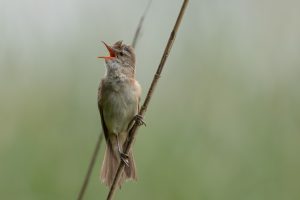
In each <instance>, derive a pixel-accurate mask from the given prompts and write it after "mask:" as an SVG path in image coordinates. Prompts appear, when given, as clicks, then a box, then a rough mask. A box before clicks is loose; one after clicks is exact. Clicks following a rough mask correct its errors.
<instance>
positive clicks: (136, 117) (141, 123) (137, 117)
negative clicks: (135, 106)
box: [134, 115, 146, 126]
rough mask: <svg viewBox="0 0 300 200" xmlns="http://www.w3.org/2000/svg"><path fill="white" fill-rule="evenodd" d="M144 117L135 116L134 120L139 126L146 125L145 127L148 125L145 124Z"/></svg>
mask: <svg viewBox="0 0 300 200" xmlns="http://www.w3.org/2000/svg"><path fill="white" fill-rule="evenodd" d="M143 119H144V117H143V116H142V115H135V116H134V120H135V121H136V122H137V124H138V125H139V126H141V125H144V126H146V123H145V122H144V120H143Z"/></svg>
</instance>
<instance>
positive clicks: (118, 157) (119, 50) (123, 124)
mask: <svg viewBox="0 0 300 200" xmlns="http://www.w3.org/2000/svg"><path fill="white" fill-rule="evenodd" d="M103 43H104V45H105V46H106V48H107V50H108V51H109V54H110V55H109V56H100V57H98V58H104V60H105V63H106V74H105V76H104V78H103V79H102V80H101V82H100V85H99V90H98V108H99V111H100V116H101V123H102V129H103V133H104V136H105V139H106V144H107V146H106V150H105V155H104V159H103V163H102V168H101V180H102V182H103V183H104V184H105V185H106V186H109V187H110V186H111V185H112V182H113V179H114V176H115V174H116V171H117V169H118V166H119V164H120V162H121V161H122V162H124V164H125V169H124V172H123V174H122V175H121V178H120V180H119V182H118V186H119V187H120V186H121V185H122V183H123V182H124V181H125V180H127V179H133V180H136V179H137V174H136V169H135V163H134V159H133V155H132V151H131V150H130V151H129V153H128V155H126V154H124V151H123V150H124V148H125V147H124V144H125V142H126V139H127V137H128V131H129V129H130V127H131V124H132V122H133V121H134V120H137V118H140V116H139V115H137V114H138V111H139V102H140V95H141V87H140V84H139V83H138V82H137V81H136V80H135V54H134V50H133V48H132V47H131V46H128V45H125V44H122V41H118V42H116V43H115V44H114V45H113V46H109V45H107V44H106V43H105V42H103Z"/></svg>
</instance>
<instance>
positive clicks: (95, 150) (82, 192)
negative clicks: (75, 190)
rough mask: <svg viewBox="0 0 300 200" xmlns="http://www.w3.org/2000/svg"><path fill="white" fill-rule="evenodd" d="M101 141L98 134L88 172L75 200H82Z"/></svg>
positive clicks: (101, 138)
mask: <svg viewBox="0 0 300 200" xmlns="http://www.w3.org/2000/svg"><path fill="white" fill-rule="evenodd" d="M102 140H103V134H102V133H100V135H99V137H98V140H97V143H96V146H95V149H94V152H93V155H92V158H91V161H90V164H89V167H88V171H87V173H86V175H85V179H84V181H83V184H82V187H81V189H80V192H79V195H78V197H77V200H81V199H82V198H83V195H84V193H85V190H86V188H87V186H88V183H89V180H90V177H91V174H92V171H93V168H94V165H95V161H96V158H97V155H98V152H99V149H100V146H101V142H102Z"/></svg>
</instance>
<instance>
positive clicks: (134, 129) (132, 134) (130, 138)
mask: <svg viewBox="0 0 300 200" xmlns="http://www.w3.org/2000/svg"><path fill="white" fill-rule="evenodd" d="M188 2H189V1H188V0H184V1H183V4H182V6H181V9H180V12H179V14H178V17H177V20H176V22H175V25H174V28H173V30H172V32H171V34H170V37H169V40H168V43H167V45H166V47H165V51H164V53H163V55H162V58H161V61H160V63H159V66H158V68H157V70H156V73H155V75H154V77H153V80H152V83H151V86H150V88H149V90H148V94H147V96H146V99H145V101H144V103H143V106H142V107H141V110H140V112H139V115H141V116H144V115H145V113H146V110H147V107H148V104H149V102H150V100H151V97H152V94H153V91H154V89H155V87H156V85H157V82H158V79H159V77H160V74H161V72H162V70H163V67H164V65H165V62H166V60H167V58H168V56H169V53H170V50H171V48H172V45H173V43H174V41H175V37H176V33H177V31H178V28H179V25H180V22H181V20H182V17H183V14H184V12H185V9H186V7H187V4H188ZM138 128H139V125H138V121H137V120H136V121H135V123H134V125H133V127H132V128H131V129H130V131H129V134H128V140H127V144H126V148H125V153H126V154H128V152H129V149H130V148H131V145H132V142H133V141H134V137H135V135H136V132H137V130H138ZM123 170H124V163H123V162H120V165H119V168H118V170H117V173H116V175H115V178H114V181H113V183H112V185H111V187H110V190H109V193H108V195H107V200H111V199H112V197H113V195H114V193H115V191H116V185H117V183H118V181H119V178H120V176H121V174H122V173H123Z"/></svg>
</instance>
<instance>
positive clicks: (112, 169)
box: [100, 146, 137, 188]
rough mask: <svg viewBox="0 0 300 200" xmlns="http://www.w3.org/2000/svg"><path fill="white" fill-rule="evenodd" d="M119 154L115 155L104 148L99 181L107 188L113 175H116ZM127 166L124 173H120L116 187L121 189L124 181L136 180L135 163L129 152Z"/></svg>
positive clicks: (109, 149)
mask: <svg viewBox="0 0 300 200" xmlns="http://www.w3.org/2000/svg"><path fill="white" fill-rule="evenodd" d="M118 154H119V153H115V152H114V151H113V150H112V149H111V148H110V147H109V146H107V147H106V149H105V153H104V159H103V163H102V168H101V175H100V178H101V181H102V182H103V183H104V184H105V185H106V186H107V187H110V186H111V185H112V183H113V181H114V178H115V175H116V173H117V170H118V167H119V164H120V158H119V155H118ZM128 156H129V159H128V160H129V166H126V165H125V168H124V172H125V173H124V172H123V173H122V175H121V177H120V179H119V182H118V186H119V188H121V185H122V184H123V183H124V181H125V180H130V179H132V180H137V174H136V169H135V163H134V159H133V155H132V152H131V151H130V152H129V155H128Z"/></svg>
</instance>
